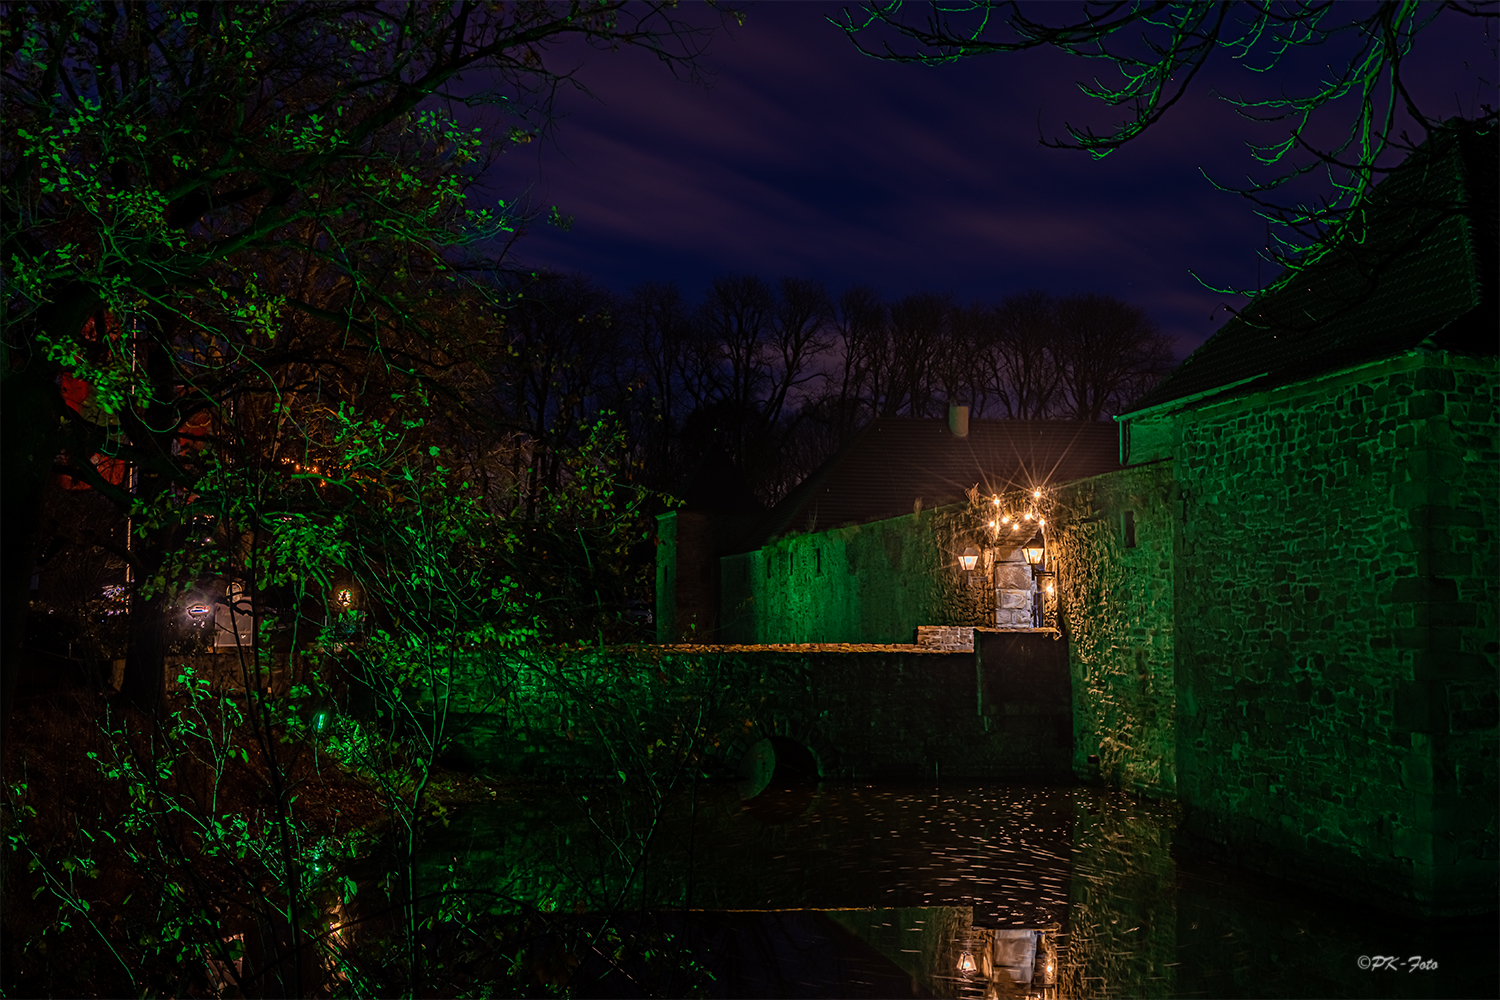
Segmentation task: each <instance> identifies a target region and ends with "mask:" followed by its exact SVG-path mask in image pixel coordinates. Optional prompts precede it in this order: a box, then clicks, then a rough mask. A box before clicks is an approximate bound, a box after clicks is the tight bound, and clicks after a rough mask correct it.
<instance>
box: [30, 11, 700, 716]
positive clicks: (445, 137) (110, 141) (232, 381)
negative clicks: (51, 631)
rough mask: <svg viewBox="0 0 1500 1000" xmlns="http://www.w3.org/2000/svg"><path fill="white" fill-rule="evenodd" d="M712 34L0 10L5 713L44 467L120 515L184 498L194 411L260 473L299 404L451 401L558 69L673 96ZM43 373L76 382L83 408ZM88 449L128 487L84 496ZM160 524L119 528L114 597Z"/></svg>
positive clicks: (614, 14) (142, 633)
mask: <svg viewBox="0 0 1500 1000" xmlns="http://www.w3.org/2000/svg"><path fill="white" fill-rule="evenodd" d="M707 37H708V32H707V30H706V29H705V28H702V27H701V26H697V25H695V24H693V23H691V22H690V21H688V20H687V19H685V18H684V17H682V16H681V15H680V14H679V13H677V12H676V11H675V9H674V7H673V5H671V4H666V3H648V4H631V5H627V4H625V3H623V2H605V3H582V2H573V3H557V4H543V3H536V4H483V3H470V2H466V3H459V4H451V5H426V4H395V3H391V4H385V3H364V2H335V3H304V2H279V3H253V4H227V3H226V4H188V3H150V4H142V3H123V2H121V3H115V2H80V3H7V4H5V5H4V7H3V11H0V49H3V60H4V62H3V67H4V69H3V72H4V87H3V98H0V99H3V112H4V122H5V125H4V130H5V131H4V139H5V141H4V143H3V148H4V152H3V154H0V199H3V201H0V216H3V227H4V228H3V233H0V266H3V268H4V272H5V287H4V297H3V305H0V308H3V310H4V314H3V328H4V329H3V336H0V408H3V417H4V419H3V426H4V434H5V448H4V463H3V470H0V483H3V486H0V489H3V490H4V496H3V504H4V515H5V516H4V518H3V524H4V527H3V531H4V538H3V541H4V546H3V550H4V551H3V567H0V599H3V622H0V633H3V640H0V641H3V643H4V649H3V670H4V690H5V711H6V712H8V711H9V706H10V702H11V700H12V698H11V696H12V692H13V690H14V682H15V677H16V671H17V669H18V664H19V656H20V643H21V641H22V638H23V636H24V634H25V617H26V608H27V594H28V588H27V584H28V578H29V577H30V574H31V570H32V564H33V560H34V558H35V555H36V547H37V541H38V516H39V511H40V509H41V507H42V504H43V500H44V497H45V495H46V493H47V490H48V489H49V484H50V483H51V482H52V481H53V477H54V474H55V472H56V471H57V470H56V468H55V462H56V460H57V459H58V458H59V456H64V458H65V470H64V471H67V472H68V473H69V474H70V475H74V476H76V477H78V478H79V479H80V480H82V481H84V482H86V483H88V484H89V485H90V486H92V487H94V488H95V489H96V490H98V491H99V492H100V493H101V494H103V495H104V496H106V497H108V498H109V499H111V500H112V501H113V502H114V503H115V504H116V506H117V509H119V510H120V512H121V516H122V518H123V517H124V516H126V515H127V513H128V512H129V511H130V510H131V509H132V508H133V507H135V506H136V505H139V504H145V505H154V504H155V503H156V502H157V501H158V500H159V499H160V498H161V497H163V496H166V495H168V494H173V493H175V494H177V495H179V496H180V497H184V498H186V497H190V496H191V495H192V493H193V489H194V484H195V483H196V481H197V478H198V477H199V476H200V475H202V468H201V466H200V465H199V464H198V463H195V461H194V460H193V458H192V455H193V452H192V449H186V450H185V449H184V447H183V440H182V438H183V433H182V429H183V428H184V426H185V425H187V424H189V422H191V421H193V420H194V419H195V418H200V417H201V419H203V420H206V421H207V422H208V424H209V425H211V426H212V428H213V430H212V431H211V432H210V433H209V434H208V439H209V441H210V443H213V442H215V441H217V440H221V439H222V440H232V441H234V442H238V443H240V444H243V445H244V446H245V448H244V450H243V451H242V455H241V457H242V458H244V457H246V456H253V457H254V459H255V460H256V461H258V462H262V463H268V467H276V468H283V467H284V466H283V465H282V462H283V460H284V459H288V458H293V456H294V453H295V451H296V450H297V448H298V444H297V440H296V438H297V434H298V432H299V425H298V418H297V417H296V416H295V413H296V410H297V406H298V405H299V404H302V403H309V402H315V403H316V404H317V405H316V406H314V409H317V408H318V407H330V406H337V405H339V404H340V403H342V404H344V405H346V406H347V405H354V404H355V402H356V401H357V402H359V404H360V405H362V406H364V407H366V409H367V411H368V412H370V413H371V414H379V413H382V412H384V413H385V414H386V415H387V416H389V415H390V413H391V407H390V405H389V397H390V396H391V395H392V394H397V395H400V396H401V397H402V398H403V399H408V400H410V399H412V398H416V394H417V393H418V391H420V392H422V393H425V394H427V398H429V399H431V398H438V399H444V398H448V399H451V398H452V394H453V391H454V389H453V386H452V385H451V384H446V383H445V382H444V379H443V375H444V373H445V372H449V371H452V370H454V369H455V368H456V367H458V358H459V357H460V354H459V353H458V352H460V351H462V350H463V345H462V344H459V343H456V342H455V338H453V337H451V336H446V335H445V325H444V323H445V319H447V318H451V316H452V303H453V301H454V296H455V294H456V293H457V292H458V290H459V289H460V288H464V289H465V290H464V295H465V297H467V298H468V300H469V301H470V302H473V301H475V300H477V301H478V302H479V303H481V307H480V308H479V309H477V310H474V309H472V308H471V310H470V312H471V315H475V316H479V317H483V316H484V315H485V314H486V312H488V315H489V317H490V318H491V319H492V320H493V321H494V322H495V323H498V313H497V311H496V307H497V306H498V305H500V303H497V302H494V301H493V300H490V301H489V302H488V304H487V305H485V304H484V303H485V302H486V298H485V295H484V289H483V286H482V285H480V284H478V283H475V282H472V281H469V280H468V279H469V278H470V276H471V275H472V274H473V273H474V272H475V271H476V270H479V271H489V270H492V269H493V267H494V266H495V261H496V259H497V258H498V256H499V255H500V254H501V253H503V251H504V249H505V247H506V246H507V245H508V243H509V241H510V240H511V239H513V238H514V237H515V235H516V234H517V233H518V232H519V231H520V227H521V225H522V223H523V222H524V221H525V220H524V219H523V218H522V217H521V216H520V215H518V214H517V213H516V211H515V210H514V207H513V206H510V205H506V204H504V203H503V202H502V203H499V204H493V205H479V204H477V203H475V201H474V200H473V189H474V186H475V184H476V183H477V182H478V180H479V178H480V177H481V176H482V174H483V171H484V169H485V167H486V165H487V164H488V163H489V162H490V161H491V160H492V159H493V157H495V156H497V155H500V154H501V153H502V152H503V151H504V150H505V149H506V148H508V147H510V146H512V145H514V144H516V143H521V142H526V141H529V140H530V139H532V138H533V137H535V136H536V135H538V134H540V133H541V132H542V131H543V130H544V129H545V128H546V127H547V125H548V124H549V121H550V107H551V100H552V97H553V95H554V93H555V92H556V90H557V88H558V87H559V86H562V85H564V84H569V83H573V82H574V77H573V75H572V73H571V72H570V71H568V70H566V69H563V68H560V67H559V65H558V59H559V56H558V53H557V52H556V49H557V47H558V46H560V45H562V44H564V43H568V42H577V43H581V44H586V45H589V46H593V47H596V48H603V49H610V48H618V47H636V48H641V49H645V50H647V51H650V52H652V53H654V54H655V55H657V56H658V57H659V58H660V59H662V60H663V61H664V62H665V63H667V64H668V66H669V67H670V68H672V69H673V70H674V71H676V72H681V73H686V74H691V73H692V72H693V67H694V60H695V58H696V56H697V55H698V54H699V53H700V52H701V50H702V47H703V45H704V44H705V43H706V39H707ZM471 328H472V327H471ZM464 332H468V331H467V330H465V331H464ZM469 353H472V352H469ZM65 379H76V380H79V381H81V382H83V383H86V384H87V386H88V387H89V391H90V393H91V394H92V397H93V405H92V406H91V407H90V408H88V410H87V415H84V414H82V413H75V412H73V411H71V410H70V409H69V408H68V407H67V406H66V405H65V402H64V397H63V382H64V380H65ZM382 395H384V396H385V397H386V399H387V402H386V404H383V409H382V404H379V403H378V402H377V401H378V400H379V399H380V397H381V396H382ZM252 417H253V418H254V419H253V420H252V419H251V418H252ZM251 423H254V424H255V425H256V428H257V429H256V430H255V431H254V432H252V431H251V430H250V428H249V426H248V425H249V424H251ZM229 427H234V428H235V429H234V430H233V431H229V430H226V429H225V428H229ZM278 435H279V436H278ZM304 436H305V435H304ZM231 450H232V449H231ZM99 453H103V454H105V455H109V456H112V457H114V458H116V459H118V460H121V461H124V462H126V463H128V464H129V467H130V468H131V470H132V478H131V480H130V481H129V482H128V483H124V484H116V483H111V482H109V481H107V480H106V479H105V477H103V476H101V475H100V474H99V473H98V470H97V468H96V467H94V466H93V465H92V464H91V463H90V462H89V461H88V459H89V457H90V456H91V455H94V454H99ZM293 464H296V462H295V461H294V463H293ZM180 530H181V524H180V522H179V523H172V522H170V521H165V522H159V523H157V524H156V525H155V526H153V527H150V528H142V529H141V530H140V531H137V532H135V533H134V534H133V535H132V537H131V541H130V545H129V547H128V551H127V552H125V553H124V555H125V557H126V558H127V560H128V562H129V564H130V565H131V571H132V580H133V583H134V584H135V585H137V586H138V585H139V584H140V583H141V582H142V581H145V580H150V579H154V578H155V576H156V575H158V572H159V570H160V563H161V560H162V559H163V558H164V553H165V552H167V551H169V550H170V549H171V548H172V547H173V545H174V543H175V541H176V538H177V535H178V534H179V533H180ZM132 615H133V617H135V618H137V619H138V622H139V627H136V625H133V626H132V648H131V653H130V663H129V664H128V667H127V675H128V684H129V687H130V688H131V690H132V691H134V692H135V694H136V696H137V698H138V699H142V700H145V701H150V700H152V699H154V698H156V697H157V696H158V694H159V691H160V688H161V684H162V674H161V655H160V648H159V645H160V644H159V642H155V641H154V640H153V639H152V638H151V636H152V635H153V634H154V633H157V632H159V627H160V621H161V619H162V615H163V609H162V608H161V607H160V606H159V605H156V606H153V605H152V604H151V602H149V601H144V600H137V601H135V602H133V609H132Z"/></svg>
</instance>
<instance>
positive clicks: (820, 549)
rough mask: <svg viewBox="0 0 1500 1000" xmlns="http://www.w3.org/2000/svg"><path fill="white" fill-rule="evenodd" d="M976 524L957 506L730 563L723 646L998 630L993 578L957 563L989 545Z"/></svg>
mask: <svg viewBox="0 0 1500 1000" xmlns="http://www.w3.org/2000/svg"><path fill="white" fill-rule="evenodd" d="M972 520H973V518H972V514H971V512H970V510H969V508H968V505H967V504H955V505H953V506H951V507H941V508H937V509H935V510H926V511H921V512H919V513H916V514H908V515H905V516H902V517H895V518H891V519H889V520H885V521H875V522H872V523H869V524H861V525H854V526H851V527H847V528H836V529H834V530H831V531H822V532H817V533H812V534H801V535H788V536H785V537H782V538H779V539H775V540H774V541H771V542H769V543H767V544H766V546H765V547H764V548H761V549H758V550H756V551H754V552H748V553H744V554H741V555H733V556H726V557H725V558H724V559H723V560H722V561H721V568H720V574H721V583H720V586H721V592H722V594H723V599H722V605H721V608H720V618H721V621H720V631H719V635H720V637H721V639H720V641H722V642H728V643H785V642H867V643H909V642H914V641H915V639H916V628H917V626H918V625H987V624H993V622H994V611H993V608H994V591H993V589H991V588H990V587H989V586H987V583H986V581H987V579H988V577H987V575H986V573H985V572H984V571H983V568H981V570H980V571H978V572H976V573H974V574H973V575H972V576H970V577H967V578H966V577H965V575H964V573H963V571H962V570H961V569H960V568H959V565H958V557H959V554H960V553H961V552H962V551H963V549H964V546H965V545H969V544H974V545H976V546H980V547H983V545H984V543H985V538H984V535H983V533H982V532H976V531H973V530H972V527H971V521H972Z"/></svg>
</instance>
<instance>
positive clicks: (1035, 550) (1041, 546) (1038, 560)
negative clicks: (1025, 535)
mask: <svg viewBox="0 0 1500 1000" xmlns="http://www.w3.org/2000/svg"><path fill="white" fill-rule="evenodd" d="M1046 545H1047V543H1046V541H1045V540H1044V539H1043V538H1042V533H1041V532H1040V531H1038V532H1037V533H1036V534H1035V535H1033V536H1032V538H1031V541H1029V542H1027V543H1026V544H1025V545H1023V546H1021V554H1022V555H1024V556H1025V557H1026V561H1027V562H1028V563H1030V564H1031V568H1032V569H1036V568H1038V567H1039V566H1041V564H1042V556H1043V554H1044V553H1045V552H1046Z"/></svg>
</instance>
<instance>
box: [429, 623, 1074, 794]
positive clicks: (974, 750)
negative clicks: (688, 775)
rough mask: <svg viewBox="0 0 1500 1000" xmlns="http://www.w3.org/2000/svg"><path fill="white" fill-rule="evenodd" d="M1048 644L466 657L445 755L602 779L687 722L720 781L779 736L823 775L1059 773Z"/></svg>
mask: <svg viewBox="0 0 1500 1000" xmlns="http://www.w3.org/2000/svg"><path fill="white" fill-rule="evenodd" d="M1056 638H1057V637H1056V635H1055V634H1052V633H1048V632H1035V633H1020V632H1003V633H1001V632H996V631H995V630H988V631H986V632H981V636H980V641H979V642H978V643H977V645H978V646H979V650H978V652H977V653H975V652H967V653H959V652H946V651H935V650H922V649H919V648H917V647H915V646H904V647H891V646H886V647H880V646H858V647H839V646H802V647H797V646H782V647H740V646H720V647H715V646H693V647H663V646H653V647H643V648H639V649H635V648H630V647H619V648H610V649H606V650H605V651H603V652H599V651H597V650H573V651H554V652H553V653H551V654H548V655H547V657H545V658H542V657H538V656H535V655H534V656H533V657H531V658H528V659H525V660H523V659H519V658H515V659H510V660H505V659H503V658H496V657H477V656H476V657H475V658H473V659H472V660H471V661H469V662H468V663H467V664H466V665H465V666H464V667H462V668H461V669H458V670H456V671H455V679H454V691H455V694H456V695H457V697H456V698H455V700H454V701H453V703H452V704H451V705H450V706H449V715H450V719H451V724H452V725H453V726H454V727H455V730H456V731H458V732H459V733H460V734H461V736H460V740H459V743H460V747H459V748H458V750H457V751H456V757H455V762H459V763H466V764H467V765H468V766H471V767H475V768H480V769H484V770H491V771H501V772H518V773H533V774H538V775H547V776H551V777H558V776H570V775H572V776H584V775H593V776H598V775H608V776H613V775H614V774H615V769H616V765H615V763H614V761H615V760H616V759H617V756H618V755H617V753H616V752H614V751H619V750H620V749H621V747H620V746H616V747H615V748H614V751H612V750H611V748H610V747H609V746H607V745H605V743H607V742H608V741H609V740H611V739H613V740H615V741H617V742H619V741H624V742H626V743H628V744H629V748H637V744H639V745H647V744H650V743H651V742H652V741H653V740H654V739H656V738H658V737H661V738H664V739H668V740H671V739H673V738H674V737H673V736H672V735H671V734H672V733H674V732H677V733H680V732H682V731H684V726H691V725H697V724H701V725H703V726H704V727H705V730H706V735H705V740H706V741H707V745H708V746H709V747H711V749H710V750H709V751H708V754H709V757H710V763H711V765H712V766H713V767H714V768H717V769H718V770H719V772H720V773H722V774H725V775H732V774H733V773H734V772H735V769H736V767H737V765H738V764H739V762H740V761H741V759H742V758H743V757H744V755H745V754H746V753H748V752H749V751H750V748H751V747H752V746H754V745H756V743H757V742H758V741H760V740H761V739H764V738H765V737H769V736H780V737H787V738H790V739H793V740H795V741H797V742H798V743H800V744H802V745H804V746H806V747H807V748H808V749H810V750H811V751H812V753H813V756H814V757H815V759H816V761H817V764H818V769H819V772H820V774H821V775H822V776H823V777H825V778H830V779H849V780H901V781H920V782H928V781H941V780H946V779H950V778H951V779H959V778H997V779H1003V778H1015V779H1029V778H1048V777H1050V778H1060V777H1065V776H1066V775H1067V773H1068V769H1069V763H1070V750H1071V747H1072V718H1071V705H1070V702H1069V699H1068V694H1067V685H1068V680H1067V658H1066V651H1065V649H1064V648H1063V646H1062V644H1061V643H1060V642H1058V641H1056ZM700 707H701V708H703V709H704V711H703V714H701V715H700V714H699V709H700ZM601 708H602V709H603V710H604V711H603V713H602V714H601ZM601 722H602V723H603V724H602V725H601ZM611 726H613V727H614V728H613V729H611V728H610V727H611ZM622 745H623V744H622ZM631 752H634V749H631Z"/></svg>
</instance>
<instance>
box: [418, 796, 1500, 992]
mask: <svg viewBox="0 0 1500 1000" xmlns="http://www.w3.org/2000/svg"><path fill="white" fill-rule="evenodd" d="M1175 822H1176V816H1175V813H1174V811H1173V810H1172V808H1170V807H1169V806H1165V805H1161V804H1155V803H1149V802H1141V801H1139V800H1135V799H1132V798H1130V797H1128V796H1125V795H1122V794H1119V793H1113V792H1108V791H1104V790H1099V789H1091V788H1060V787H1042V786H1022V785H986V786H976V787H967V788H963V787H942V788H896V787H886V786H880V787H875V786H847V785H845V786H840V785H833V784H823V785H819V786H801V787H794V788H786V789H779V790H775V791H769V792H766V793H762V794H761V795H759V796H757V797H755V798H754V799H751V800H748V801H746V800H743V799H741V797H740V795H739V793H738V792H737V791H736V790H735V789H734V788H733V787H732V786H725V785H703V786H699V788H698V789H697V795H696V797H684V798H683V799H681V800H679V801H675V802H674V803H673V805H672V806H671V808H670V809H668V810H667V812H666V814H665V815H662V816H657V815H655V814H654V813H653V812H652V810H651V809H649V808H647V807H646V805H645V803H643V802H641V801H640V800H639V798H636V799H630V798H625V797H622V796H621V794H620V793H619V792H618V791H614V790H608V789H605V790H594V791H591V792H582V793H575V794H573V795H562V794H560V793H553V794H551V795H550V796H545V795H533V796H529V797H522V798H519V799H517V800H515V801H511V802H507V803H504V804H503V805H496V806H494V807H484V808H478V807H475V808H471V809H470V810H469V811H468V812H467V813H466V814H463V815H461V816H459V817H458V818H457V819H456V820H455V821H454V823H453V826H452V827H451V828H450V829H449V830H448V831H447V833H446V835H445V837H444V838H443V839H442V840H441V841H439V842H437V843H434V844H433V845H432V850H433V854H432V856H433V857H434V858H438V857H440V858H442V859H443V861H444V862H447V861H448V860H451V859H455V858H457V859H459V862H460V867H461V869H462V871H463V872H464V874H465V875H466V876H467V877H468V878H469V879H472V880H474V881H475V882H476V883H482V884H486V885H490V886H495V887H498V888H502V889H503V890H504V891H506V892H509V893H511V894H514V895H516V896H519V897H522V898H526V899H529V900H531V901H534V902H541V903H543V904H544V905H548V906H554V905H555V906H558V907H561V908H580V909H588V910H590V911H594V912H614V913H621V912H624V911H633V910H636V911H657V912H661V911H670V910H676V911H679V913H680V914H681V915H680V916H678V917H676V918H674V919H675V920H677V921H678V922H679V926H680V927H681V928H684V929H685V930H687V931H688V933H687V934H686V937H687V938H688V939H690V940H694V941H696V942H697V943H698V946H699V947H700V948H702V949H703V950H704V951H705V960H706V961H707V962H708V963H709V964H710V965H711V966H713V965H714V963H715V962H716V961H717V963H718V967H719V969H720V972H721V975H720V979H719V982H720V987H721V989H722V992H721V993H720V995H725V996H756V995H782V996H882V995H894V994H895V993H898V992H899V994H900V995H928V996H945V997H1009V996H1038V997H1048V998H1051V997H1058V998H1061V997H1075V996H1079V997H1081V996H1090V997H1093V996H1101V997H1105V996H1107V997H1132V996H1162V997H1170V996H1226V997H1227V996H1494V995H1497V992H1500V989H1497V986H1500V975H1497V972H1496V952H1497V949H1496V944H1495V942H1496V923H1495V920H1494V919H1493V918H1488V919H1483V920H1470V921H1458V922H1448V923H1443V924H1437V923H1414V922H1412V921H1410V920H1407V919H1404V918H1397V917H1388V916H1382V915H1381V914H1379V913H1376V912H1373V911H1369V910H1361V909H1359V908H1356V907H1353V906H1351V905H1349V904H1345V903H1341V902H1340V901H1338V900H1334V899H1328V898H1323V897H1322V896H1320V895H1318V894H1315V893H1312V892H1311V891H1307V890H1297V889H1295V888H1293V887H1290V886H1287V885H1285V884H1282V883H1277V882H1274V881H1271V880H1266V879H1258V878H1255V877H1252V876H1249V875H1246V874H1244V873H1241V872H1238V871H1234V870H1229V869H1225V868H1222V867H1218V866H1215V865H1212V864H1209V863H1207V862H1204V861H1201V860H1198V859H1196V858H1195V857H1193V856H1192V855H1189V854H1186V853H1184V852H1181V851H1176V850H1174V849H1173V845H1172V834H1173V830H1174V827H1175ZM743 911H762V912H760V913H748V914H747V913H744V912H743ZM690 914H693V915H690ZM819 949H821V951H820V950H819ZM1361 955H1391V956H1397V957H1398V958H1399V960H1400V962H1401V963H1402V964H1401V966H1400V969H1399V971H1397V972H1389V971H1367V970H1361V969H1360V968H1359V967H1358V964H1357V962H1358V959H1359V957H1360V956H1361ZM1415 955H1421V956H1423V957H1424V958H1427V959H1436V960H1437V962H1438V968H1437V969H1436V970H1425V971H1418V972H1408V971H1406V963H1407V960H1408V959H1409V958H1410V957H1412V956H1415ZM819 956H821V957H819ZM1026 956H1029V957H1026ZM757 963H759V964H757ZM773 966H774V967H776V968H770V967H773ZM1049 967H1050V969H1051V971H1050V972H1049V971H1048V968H1049ZM898 987H899V989H898Z"/></svg>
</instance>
